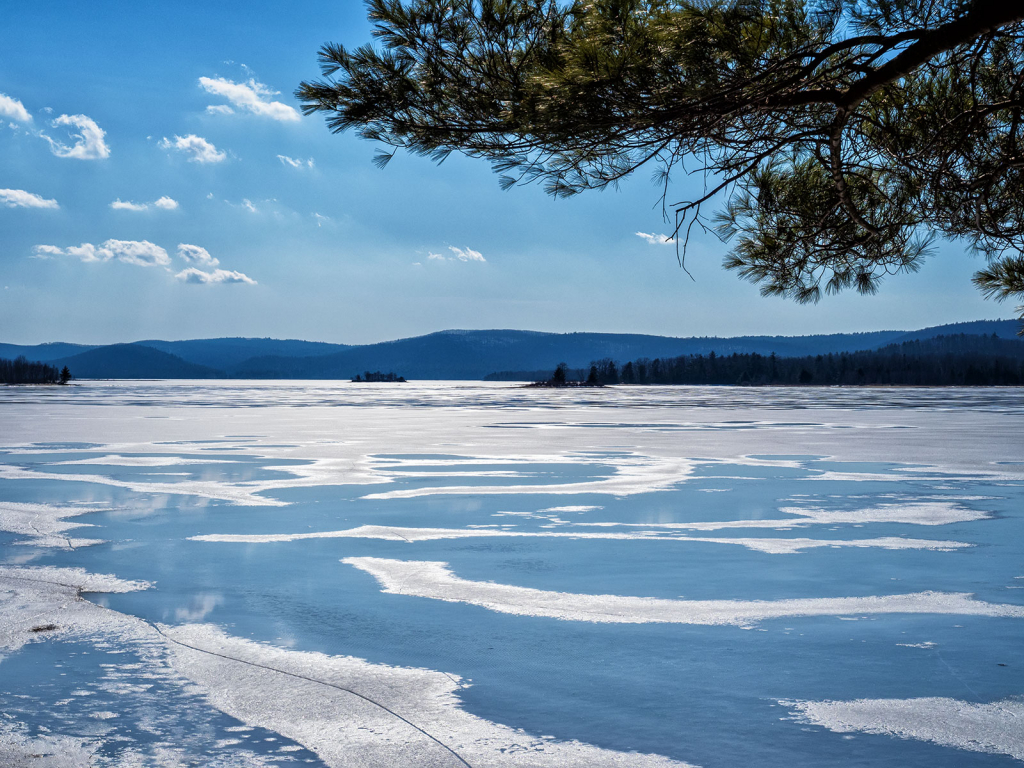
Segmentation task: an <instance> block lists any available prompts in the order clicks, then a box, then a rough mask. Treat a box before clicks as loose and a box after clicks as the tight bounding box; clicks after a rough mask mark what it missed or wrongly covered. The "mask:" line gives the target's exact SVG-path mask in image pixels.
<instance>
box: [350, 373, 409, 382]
mask: <svg viewBox="0 0 1024 768" xmlns="http://www.w3.org/2000/svg"><path fill="white" fill-rule="evenodd" d="M352 383H353V384H366V383H371V384H379V383H383V384H405V377H404V376H397V375H395V374H394V373H381V372H380V371H366V372H365V373H362V374H359V373H357V374H356V375H355V376H354V377H353V378H352Z"/></svg>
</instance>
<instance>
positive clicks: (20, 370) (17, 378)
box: [0, 356, 71, 384]
mask: <svg viewBox="0 0 1024 768" xmlns="http://www.w3.org/2000/svg"><path fill="white" fill-rule="evenodd" d="M69 381H71V371H70V370H69V369H68V367H67V366H66V365H65V366H64V367H63V368H62V369H60V370H58V369H57V367H56V366H54V365H49V364H47V363H41V362H37V361H32V360H29V359H28V358H26V357H24V356H20V357H16V358H15V359H14V360H7V359H4V358H2V357H0V384H67V383H68V382H69Z"/></svg>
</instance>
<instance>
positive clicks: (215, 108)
mask: <svg viewBox="0 0 1024 768" xmlns="http://www.w3.org/2000/svg"><path fill="white" fill-rule="evenodd" d="M206 111H207V112H208V113H210V114H211V115H233V114H235V110H233V109H232V108H231V107H229V106H228V105H227V104H211V105H210V106H208V107H207V108H206Z"/></svg>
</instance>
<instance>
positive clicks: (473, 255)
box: [448, 245, 487, 261]
mask: <svg viewBox="0 0 1024 768" xmlns="http://www.w3.org/2000/svg"><path fill="white" fill-rule="evenodd" d="M448 250H449V251H451V252H452V253H454V254H455V258H456V259H458V260H459V261H487V259H485V258H484V255H483V254H482V253H480V251H474V250H473V249H472V248H456V247H455V246H454V245H449V246H448Z"/></svg>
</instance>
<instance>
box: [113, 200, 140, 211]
mask: <svg viewBox="0 0 1024 768" xmlns="http://www.w3.org/2000/svg"><path fill="white" fill-rule="evenodd" d="M110 207H111V208H113V209H114V210H115V211H145V210H146V209H148V208H149V206H148V205H147V204H146V203H133V202H132V201H131V200H122V199H121V198H120V197H119V198H117V200H115V201H114V202H112V203H111V204H110Z"/></svg>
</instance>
